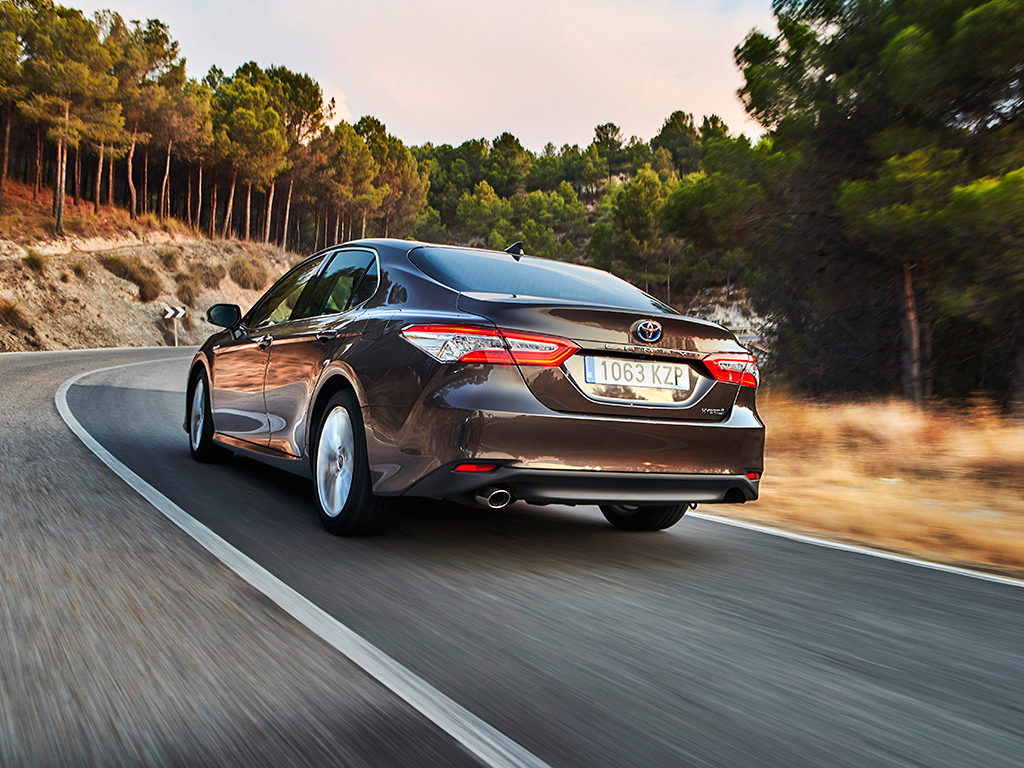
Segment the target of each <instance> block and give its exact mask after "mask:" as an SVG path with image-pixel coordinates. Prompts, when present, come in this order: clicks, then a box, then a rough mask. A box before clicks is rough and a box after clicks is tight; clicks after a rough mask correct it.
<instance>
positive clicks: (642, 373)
mask: <svg viewBox="0 0 1024 768" xmlns="http://www.w3.org/2000/svg"><path fill="white" fill-rule="evenodd" d="M458 306H459V309H460V310H461V311H464V312H468V313H472V314H475V315H478V316H480V317H482V318H486V319H487V320H488V321H490V322H492V323H494V324H495V325H497V326H498V328H501V329H503V330H510V331H524V332H528V333H537V334H543V335H548V336H557V337H561V338H565V339H568V340H570V341H572V342H573V343H574V344H576V345H577V346H579V348H580V350H579V352H577V353H576V354H574V355H573V356H572V357H570V358H569V359H568V360H566V361H565V362H563V363H562V364H561V365H560V366H558V367H539V366H537V367H535V366H520V370H521V372H522V374H523V378H524V379H525V381H526V384H527V386H528V387H529V388H530V390H531V392H533V394H534V396H535V397H537V399H538V400H540V402H542V403H543V404H544V405H546V406H547V407H549V408H551V409H553V410H558V411H565V412H573V413H591V414H594V415H605V416H623V415H628V416H631V417H642V418H655V419H672V420H675V419H680V420H691V421H718V420H721V419H723V418H725V416H726V415H727V414H728V412H729V409H730V408H731V407H732V404H733V402H734V401H735V398H736V392H737V385H735V384H729V383H725V382H721V381H716V380H715V379H714V378H713V377H712V376H711V374H710V372H709V371H708V369H707V367H706V366H705V365H704V364H703V363H702V362H701V361H702V360H703V358H705V357H706V356H707V355H709V354H714V353H736V352H744V351H745V350H744V349H743V347H741V346H740V345H739V343H738V342H737V341H736V338H735V337H734V336H733V335H732V333H730V332H729V331H727V330H726V329H724V328H722V327H721V326H718V325H715V324H714V323H709V322H706V321H703V320H698V319H696V318H692V317H686V316H683V315H670V314H664V313H654V314H650V313H644V312H641V311H637V310H632V309H620V308H615V307H607V308H605V307H594V306H590V305H582V304H579V303H576V302H559V301H552V300H549V299H537V298H530V297H519V296H512V295H507V294H504V295H503V294H493V293H488V294H481V293H462V294H460V296H459V299H458ZM646 321H654V322H655V323H657V325H658V326H660V336H658V338H656V339H652V340H650V341H641V337H642V335H643V334H642V331H643V329H642V328H639V329H638V326H639V325H640V324H643V323H645V322H646ZM647 338H650V337H647Z"/></svg>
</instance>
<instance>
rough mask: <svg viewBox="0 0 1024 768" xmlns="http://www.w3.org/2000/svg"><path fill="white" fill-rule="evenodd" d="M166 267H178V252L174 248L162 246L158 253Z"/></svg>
mask: <svg viewBox="0 0 1024 768" xmlns="http://www.w3.org/2000/svg"><path fill="white" fill-rule="evenodd" d="M157 255H158V256H159V258H160V263H161V264H163V265H164V269H177V268H178V252H177V251H176V250H175V249H174V248H161V249H160V252H159V253H158V254H157Z"/></svg>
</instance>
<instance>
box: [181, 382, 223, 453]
mask: <svg viewBox="0 0 1024 768" xmlns="http://www.w3.org/2000/svg"><path fill="white" fill-rule="evenodd" d="M185 423H186V424H188V449H189V453H191V454H192V458H193V459H195V460H196V461H204V462H207V461H209V462H215V461H224V460H225V459H227V458H229V457H230V456H231V451H229V450H228V449H227V448H222V447H221V446H219V445H217V444H216V443H214V442H213V411H212V410H211V408H210V382H209V379H207V378H206V373H205V371H199V372H198V373H197V374H196V375H195V376H193V378H192V385H191V387H190V388H189V397H188V413H187V414H186V422H185Z"/></svg>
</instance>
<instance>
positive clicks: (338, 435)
mask: <svg viewBox="0 0 1024 768" xmlns="http://www.w3.org/2000/svg"><path fill="white" fill-rule="evenodd" d="M312 456H313V482H314V484H315V486H316V499H317V505H318V509H319V511H320V521H321V522H322V523H323V525H324V528H326V529H327V530H328V531H330V532H331V533H333V534H335V535H336V536H363V535H367V534H373V533H379V532H381V531H383V530H384V529H385V528H386V527H387V525H388V523H389V522H390V517H391V515H390V509H389V505H388V504H387V502H386V501H385V500H384V499H381V498H380V497H378V496H374V495H373V492H372V486H371V483H370V466H369V462H368V461H367V457H366V440H365V438H364V436H363V420H362V417H361V414H360V410H359V403H358V401H357V400H356V398H355V395H354V394H353V393H352V392H349V391H344V392H339V393H338V394H336V395H334V397H332V398H331V400H330V402H328V403H327V408H325V409H324V415H323V418H322V419H321V420H320V424H319V427H318V429H317V433H316V442H315V444H314V449H313V451H312Z"/></svg>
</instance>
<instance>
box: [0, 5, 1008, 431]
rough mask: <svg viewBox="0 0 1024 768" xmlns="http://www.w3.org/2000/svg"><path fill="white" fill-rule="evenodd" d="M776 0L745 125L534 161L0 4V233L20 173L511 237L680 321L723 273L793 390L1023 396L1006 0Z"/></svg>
mask: <svg viewBox="0 0 1024 768" xmlns="http://www.w3.org/2000/svg"><path fill="white" fill-rule="evenodd" d="M772 7H773V11H774V14H775V19H776V29H774V30H770V31H763V30H752V31H751V32H750V33H749V34H748V35H747V37H746V38H745V39H743V40H739V41H737V46H736V48H735V51H734V57H735V61H736V65H737V67H738V68H739V70H740V72H741V74H742V81H743V84H742V87H741V88H740V90H739V94H738V96H739V98H740V99H741V100H742V102H743V104H744V106H745V108H746V110H747V112H748V114H750V115H751V116H752V117H753V118H755V119H756V120H757V122H758V123H759V125H760V126H761V127H762V129H763V134H762V135H760V136H759V137H755V138H753V139H751V138H749V137H746V136H743V135H736V134H734V133H733V132H732V131H730V129H729V127H728V126H726V125H725V124H724V123H723V122H722V121H721V120H720V119H719V118H717V117H716V116H714V115H709V116H706V117H702V118H699V119H698V118H695V117H694V115H693V114H692V113H690V112H687V111H686V110H685V104H681V107H682V108H680V109H679V110H677V111H674V112H673V113H672V114H670V115H668V116H667V117H666V119H665V121H664V124H663V125H662V127H661V128H660V130H659V131H658V133H657V134H656V135H654V136H653V137H650V138H649V139H645V138H640V137H636V136H630V137H628V138H627V137H625V136H623V134H622V131H621V129H620V128H619V127H618V126H617V125H616V124H614V123H612V122H609V123H605V124H602V125H598V126H596V127H595V129H594V136H593V140H592V141H591V143H590V144H589V145H587V146H586V147H581V146H578V145H563V146H561V147H556V146H555V145H554V144H551V143H549V144H548V145H547V146H545V147H544V148H543V150H542V151H541V152H540V153H534V152H532V151H531V150H529V149H527V148H525V147H523V145H522V144H521V143H520V141H519V140H518V139H517V138H516V136H514V135H513V134H511V133H502V134H501V135H500V136H497V137H495V138H493V139H486V138H480V139H474V140H470V141H466V142H464V143H462V144H460V145H458V146H452V145H449V144H437V145H435V144H431V143H427V144H424V145H422V146H407V145H406V144H405V143H404V142H403V141H402V140H401V139H400V138H398V137H396V136H394V135H392V134H391V133H389V132H388V129H387V126H386V124H385V122H384V121H382V120H381V119H379V118H377V117H374V116H364V117H362V118H361V119H359V120H358V121H356V122H355V123H354V124H350V123H347V122H345V121H343V120H338V119H336V116H335V114H334V111H335V110H334V104H333V103H332V102H331V101H329V100H328V101H325V100H324V97H323V93H322V90H321V88H320V86H319V84H318V82H317V80H316V78H315V77H314V76H313V75H311V74H305V73H298V72H294V71H292V70H290V69H288V68H287V66H284V65H278V64H273V65H269V66H261V65H259V64H257V63H255V62H246V63H242V64H241V65H240V66H238V67H237V69H236V70H235V71H234V72H233V73H231V74H228V73H225V72H223V71H221V70H219V69H217V68H216V67H214V68H212V69H211V70H210V71H209V72H207V73H206V74H205V75H204V76H203V77H202V79H198V80H197V79H194V78H192V77H190V76H189V75H188V73H187V71H186V61H185V56H184V53H183V52H182V51H181V50H180V47H179V44H178V42H177V41H176V40H175V39H174V37H173V35H172V32H171V30H170V29H169V28H168V27H167V25H166V24H164V23H163V22H161V21H159V20H157V19H148V20H145V21H132V20H127V21H126V20H125V19H123V18H122V17H121V16H120V15H119V14H117V13H115V12H111V11H104V12H101V13H98V14H96V15H95V16H94V17H91V18H90V17H86V16H85V15H84V14H83V13H82V12H81V11H78V10H76V9H73V8H68V7H64V6H60V5H56V4H54V3H52V2H49V0H2V1H0V143H2V160H0V164H2V167H0V236H3V234H4V231H5V229H6V226H5V223H4V222H5V218H4V217H5V214H6V211H5V209H4V206H5V200H4V194H3V192H4V184H5V183H6V182H7V181H8V180H14V181H17V182H19V183H20V184H24V185H28V186H29V187H30V188H31V190H32V194H33V195H34V197H35V198H36V199H37V200H44V201H46V204H47V205H52V222H53V224H52V226H53V232H54V233H55V234H57V235H61V234H62V233H63V232H64V228H65V206H66V201H67V199H69V198H70V199H72V200H74V201H76V202H77V201H89V202H90V203H91V204H92V205H93V206H94V210H95V211H97V212H99V211H100V209H101V207H104V206H107V207H109V206H117V207H120V208H122V209H126V210H127V211H128V213H129V215H131V216H132V217H135V216H140V215H153V216H156V217H159V218H173V219H176V220H178V221H180V222H182V223H183V224H184V225H185V226H187V227H191V228H192V229H194V230H195V231H196V232H197V233H203V234H205V235H206V236H209V237H217V238H238V239H246V240H253V241H258V242H268V243H275V244H278V245H280V246H281V247H284V248H287V249H289V250H293V251H296V252H299V253H305V252H310V251H312V250H315V249H317V248H320V247H324V246H326V245H329V244H332V243H335V242H340V241H343V240H346V239H351V238H358V237H363V236H388V237H402V238H405V237H408V238H418V239H424V240H429V241H438V242H452V243H462V244H470V245H481V246H488V247H500V248H503V247H505V246H507V245H508V244H509V243H511V242H513V241H515V240H522V241H523V242H524V244H525V248H526V251H527V252H528V253H530V254H534V255H538V256H545V257H550V258H556V259H563V260H568V261H575V262H580V263H586V264H591V265H593V266H597V267H601V268H604V269H608V270H611V271H612V272H614V273H616V274H618V275H620V276H622V277H624V278H626V279H628V280H630V281H632V282H633V283H635V284H636V285H638V286H640V287H641V288H643V289H644V290H646V291H648V292H650V293H651V294H653V295H656V296H658V297H659V298H661V299H664V300H666V301H667V302H668V303H670V304H672V305H673V306H676V307H677V308H679V309H681V310H683V311H685V309H686V304H687V302H688V301H689V300H690V299H692V298H693V297H694V296H695V295H696V294H697V293H698V292H699V291H701V290H703V289H706V288H714V287H721V286H730V287H732V286H736V287H738V288H739V289H740V291H741V294H742V295H743V296H745V297H746V300H747V301H748V302H749V303H750V305H751V306H752V307H753V308H754V309H755V310H756V311H757V312H758V314H759V315H761V316H762V317H765V318H767V321H768V324H767V326H766V328H765V331H764V345H765V347H766V349H767V350H768V354H767V355H766V356H765V359H764V363H765V364H766V369H767V372H768V375H769V380H771V381H773V382H777V383H779V384H784V385H786V386H788V387H790V388H792V389H794V390H797V391H801V392H806V393H810V394H814V395H840V394H847V393H859V394H872V395H878V394H902V395H903V396H905V397H906V398H907V399H909V400H911V401H914V402H923V401H926V400H927V401H931V400H935V399H943V400H946V401H949V402H953V403H955V402H956V401H957V400H964V399H970V398H974V397H977V396H979V395H981V396H984V397H988V398H994V399H995V400H997V401H998V402H1000V403H1002V404H1003V405H1005V406H1007V407H1011V408H1014V409H1016V410H1018V411H1019V410H1022V409H1024V129H1022V123H1021V115H1022V111H1024V43H1022V41H1024V0H989V1H988V2H982V1H981V0H775V2H773V3H772ZM685 100H686V94H684V93H681V94H679V101H680V102H685Z"/></svg>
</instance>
